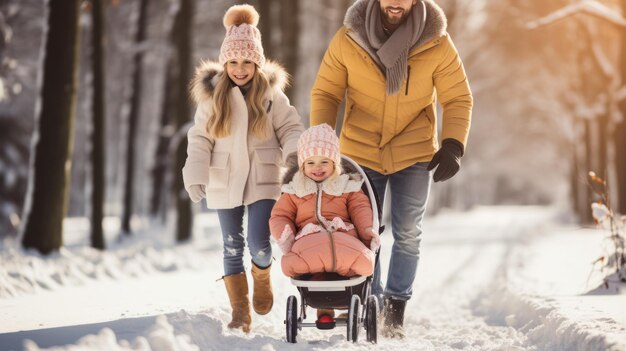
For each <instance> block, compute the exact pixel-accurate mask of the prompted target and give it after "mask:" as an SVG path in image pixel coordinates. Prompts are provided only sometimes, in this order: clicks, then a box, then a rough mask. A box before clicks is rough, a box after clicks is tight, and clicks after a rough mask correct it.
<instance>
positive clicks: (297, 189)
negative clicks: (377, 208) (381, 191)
mask: <svg viewBox="0 0 626 351" xmlns="http://www.w3.org/2000/svg"><path fill="white" fill-rule="evenodd" d="M341 167H342V172H341V174H340V175H339V176H337V177H331V178H328V179H326V180H325V181H323V182H322V183H320V185H321V190H322V191H324V192H325V193H326V194H329V195H333V196H340V195H342V194H345V193H351V192H355V191H359V190H361V186H362V185H363V181H364V180H363V176H362V175H361V174H360V173H359V171H358V170H357V169H356V168H354V166H353V165H352V164H350V163H349V162H346V161H342V163H341ZM317 190H318V183H316V182H315V181H314V180H313V179H311V178H309V177H307V176H305V175H304V173H302V172H299V169H298V166H294V167H292V168H291V169H289V171H288V172H287V173H286V174H285V176H284V177H283V186H282V188H281V191H282V192H284V193H288V194H294V195H296V196H298V197H303V196H306V195H309V194H314V193H316V192H317Z"/></svg>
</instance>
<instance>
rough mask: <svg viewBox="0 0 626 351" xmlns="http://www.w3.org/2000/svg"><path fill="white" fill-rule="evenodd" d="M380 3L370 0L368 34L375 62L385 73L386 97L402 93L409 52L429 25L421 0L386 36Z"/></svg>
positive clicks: (366, 31) (366, 30)
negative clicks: (401, 86)
mask: <svg viewBox="0 0 626 351" xmlns="http://www.w3.org/2000/svg"><path fill="white" fill-rule="evenodd" d="M381 16H382V14H381V13H380V3H379V2H378V1H376V0H371V1H370V2H369V3H368V4H367V10H366V12H365V33H366V35H367V40H368V41H369V43H370V45H371V46H372V48H373V49H374V50H376V55H373V56H372V59H374V61H376V63H377V64H378V66H380V67H381V68H384V70H385V78H386V79H385V80H386V82H387V95H395V94H397V93H398V91H400V84H401V82H402V81H403V80H404V79H405V78H406V74H407V60H408V56H409V49H410V48H411V47H412V46H413V45H414V44H415V43H416V42H417V40H418V39H419V38H420V36H421V35H422V32H423V31H424V26H425V25H426V6H425V5H424V2H423V1H419V2H418V4H417V5H415V6H413V9H412V10H411V13H410V14H409V16H408V17H407V19H406V21H404V23H402V24H401V25H400V26H399V27H398V28H397V29H396V30H395V31H394V32H393V33H392V34H391V36H389V37H387V35H386V34H385V31H384V29H383V23H382V20H381Z"/></svg>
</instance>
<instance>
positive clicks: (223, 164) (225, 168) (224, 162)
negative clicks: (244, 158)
mask: <svg viewBox="0 0 626 351" xmlns="http://www.w3.org/2000/svg"><path fill="white" fill-rule="evenodd" d="M229 178H230V154H229V153H228V152H214V153H213V154H211V165H210V167H209V184H208V186H207V189H225V188H226V187H228V179H229Z"/></svg>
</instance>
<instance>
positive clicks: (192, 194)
mask: <svg viewBox="0 0 626 351" xmlns="http://www.w3.org/2000/svg"><path fill="white" fill-rule="evenodd" d="M187 192H188V193H189V198H190V199H191V201H193V202H199V201H200V200H202V199H203V198H205V197H206V186H205V185H202V184H194V185H191V186H190V187H189V190H187Z"/></svg>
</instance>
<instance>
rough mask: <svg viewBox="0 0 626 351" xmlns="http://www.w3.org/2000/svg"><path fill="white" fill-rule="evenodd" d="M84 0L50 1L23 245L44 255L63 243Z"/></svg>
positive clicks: (48, 3)
mask: <svg viewBox="0 0 626 351" xmlns="http://www.w3.org/2000/svg"><path fill="white" fill-rule="evenodd" d="M79 8H80V1H79V0H49V1H48V2H47V10H48V18H47V31H44V33H45V34H44V35H46V38H44V47H43V51H42V54H43V55H44V59H43V67H42V72H41V74H42V79H41V80H40V81H41V82H42V86H41V95H40V99H41V100H40V103H39V104H38V107H37V110H36V112H35V117H36V119H37V120H36V123H35V131H34V135H33V144H32V145H33V150H32V156H31V170H30V172H31V175H30V179H29V186H28V187H29V191H28V192H27V194H29V195H28V198H27V203H26V216H25V223H24V227H23V233H22V235H23V236H22V245H24V247H25V248H35V249H37V250H38V251H39V252H41V253H43V254H48V253H50V252H51V251H53V250H58V249H59V248H60V247H61V246H62V245H63V218H64V217H65V213H66V211H67V200H68V193H69V179H70V169H71V158H70V155H71V153H72V146H73V145H72V144H73V134H72V128H73V124H74V110H75V106H76V86H77V79H76V77H77V71H78V35H79V31H78V17H79Z"/></svg>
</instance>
